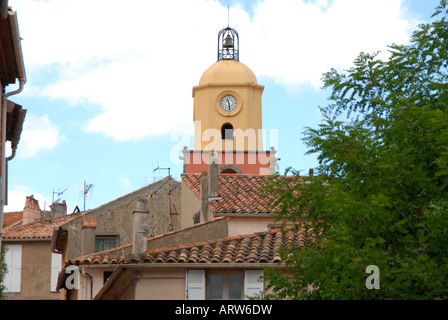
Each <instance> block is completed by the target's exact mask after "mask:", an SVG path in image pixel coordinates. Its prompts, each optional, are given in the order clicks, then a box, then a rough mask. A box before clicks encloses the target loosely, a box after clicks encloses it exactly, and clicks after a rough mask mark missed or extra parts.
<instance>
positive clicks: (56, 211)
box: [50, 200, 67, 218]
mask: <svg viewBox="0 0 448 320" xmlns="http://www.w3.org/2000/svg"><path fill="white" fill-rule="evenodd" d="M50 208H51V218H60V217H63V216H66V215H67V204H66V203H65V200H62V203H59V202H55V203H53V204H52V205H51V206H50Z"/></svg>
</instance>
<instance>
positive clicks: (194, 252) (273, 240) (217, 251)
mask: <svg viewBox="0 0 448 320" xmlns="http://www.w3.org/2000/svg"><path fill="white" fill-rule="evenodd" d="M318 236H321V232H319V233H318V234H316V231H315V230H314V228H312V227H311V225H310V224H307V225H303V226H301V227H300V228H298V229H294V228H290V229H287V230H276V231H266V232H258V233H254V234H250V235H245V236H236V237H227V238H223V239H220V240H216V241H205V242H200V243H192V244H190V245H187V246H175V247H170V248H159V249H153V250H148V251H147V252H146V253H145V255H144V257H142V258H137V257H135V256H132V255H128V256H126V257H124V256H123V254H122V253H121V251H120V250H116V249H115V250H114V249H111V250H108V251H107V252H99V253H95V254H92V255H87V256H83V257H79V258H77V259H75V260H72V261H68V262H67V264H68V265H70V264H75V265H89V264H121V263H180V264H182V263H262V264H264V263H276V262H281V255H280V248H281V247H284V246H286V247H303V248H305V247H307V246H308V244H309V243H310V242H316V239H317V237H318Z"/></svg>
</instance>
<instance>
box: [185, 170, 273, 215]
mask: <svg viewBox="0 0 448 320" xmlns="http://www.w3.org/2000/svg"><path fill="white" fill-rule="evenodd" d="M269 177H270V176H266V175H259V176H258V175H244V174H220V175H218V194H219V197H220V198H219V199H217V200H213V201H211V202H210V204H209V209H210V210H211V211H212V212H214V213H218V214H229V213H275V212H276V208H274V209H270V208H269V206H268V203H269V201H270V198H269V197H263V196H262V193H261V191H260V188H261V187H263V186H265V185H266V183H267V181H268V179H269ZM182 181H183V182H184V183H185V184H186V185H187V186H188V187H189V188H190V189H191V190H192V191H193V193H194V194H195V195H196V196H197V197H198V198H200V197H201V175H200V174H182Z"/></svg>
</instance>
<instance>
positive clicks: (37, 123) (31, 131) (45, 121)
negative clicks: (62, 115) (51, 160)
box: [17, 112, 65, 157]
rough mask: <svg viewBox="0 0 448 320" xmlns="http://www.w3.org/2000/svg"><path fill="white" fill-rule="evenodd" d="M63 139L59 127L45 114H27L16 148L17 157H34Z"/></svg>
mask: <svg viewBox="0 0 448 320" xmlns="http://www.w3.org/2000/svg"><path fill="white" fill-rule="evenodd" d="M64 139H65V137H64V136H63V135H61V134H60V132H59V127H58V126H57V125H56V124H54V123H53V122H51V120H50V119H49V117H48V115H47V114H44V115H43V116H37V115H35V114H33V113H29V112H28V113H27V115H26V118H25V122H24V125H23V132H22V135H21V137H20V143H19V147H18V151H17V154H18V157H34V156H36V155H37V154H38V153H39V152H47V151H49V150H52V149H53V148H54V147H56V146H57V145H58V144H59V143H60V142H61V141H63V140H64Z"/></svg>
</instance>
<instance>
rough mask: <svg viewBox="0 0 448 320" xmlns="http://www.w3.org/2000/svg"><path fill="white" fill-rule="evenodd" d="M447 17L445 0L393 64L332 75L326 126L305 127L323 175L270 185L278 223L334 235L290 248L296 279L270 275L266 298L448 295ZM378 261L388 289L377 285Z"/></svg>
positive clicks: (371, 63)
mask: <svg viewBox="0 0 448 320" xmlns="http://www.w3.org/2000/svg"><path fill="white" fill-rule="evenodd" d="M447 15H448V6H447V1H446V0H442V1H441V2H440V5H439V6H438V7H437V8H436V9H435V13H434V15H433V18H434V20H433V22H431V23H429V24H422V25H419V26H418V28H417V30H416V31H415V32H414V33H413V35H412V38H411V42H410V44H409V45H397V44H393V45H391V46H389V56H388V58H387V59H385V60H381V59H380V58H379V53H378V52H377V53H373V54H366V53H360V54H359V56H358V57H357V59H356V60H355V61H354V66H353V67H352V68H350V69H349V70H346V71H344V72H338V71H337V70H334V69H332V70H330V71H329V72H327V73H326V74H324V77H323V82H324V88H325V89H330V90H331V95H330V97H329V101H330V103H329V105H328V106H326V107H324V108H321V112H322V114H323V116H324V121H323V122H322V123H321V124H320V125H319V126H318V128H306V130H305V132H304V141H305V142H306V144H307V146H308V148H309V149H308V153H309V154H317V157H318V161H319V166H318V168H317V170H316V171H317V175H315V176H313V177H302V176H300V174H299V173H298V172H297V171H294V170H292V171H291V172H292V173H293V175H294V178H293V179H294V180H295V181H296V182H297V183H296V184H294V187H291V181H290V180H285V179H276V177H274V178H273V179H272V183H271V184H270V186H269V187H268V188H267V189H266V192H267V193H269V194H271V195H275V196H276V197H274V198H275V199H276V200H275V201H274V202H273V203H272V205H273V206H274V207H275V206H280V208H281V211H280V213H279V218H284V217H287V218H288V219H291V220H293V221H295V222H297V223H299V222H300V221H301V220H303V219H305V220H308V221H311V222H314V223H316V226H315V227H316V228H323V230H324V237H321V238H320V239H319V243H318V245H317V246H310V247H309V248H308V249H305V250H304V249H303V248H296V249H293V250H290V251H286V250H285V252H284V259H285V263H286V266H287V268H288V270H289V276H285V275H284V274H282V273H277V272H274V271H270V272H268V273H267V274H266V278H267V280H268V281H269V283H270V288H269V289H270V291H271V293H272V294H271V295H267V297H270V298H291V299H448V77H447V75H448V70H447V67H448V21H447ZM304 216H306V218H304ZM317 221H319V222H317ZM369 265H376V266H378V268H379V270H380V289H370V290H369V289H367V288H366V284H365V281H366V278H367V277H368V276H369V274H367V273H366V267H367V266H369ZM310 285H312V288H313V290H310Z"/></svg>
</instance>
